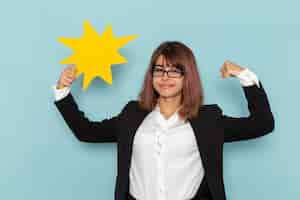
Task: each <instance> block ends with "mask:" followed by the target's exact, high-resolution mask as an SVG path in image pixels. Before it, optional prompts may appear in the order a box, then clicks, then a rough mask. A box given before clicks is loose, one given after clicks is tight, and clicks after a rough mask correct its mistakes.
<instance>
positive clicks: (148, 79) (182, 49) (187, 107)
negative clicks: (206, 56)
mask: <svg viewBox="0 0 300 200" xmlns="http://www.w3.org/2000/svg"><path fill="white" fill-rule="evenodd" d="M160 55H162V56H163V57H164V58H165V59H166V61H167V63H168V65H173V66H182V67H183V68H184V72H185V74H184V80H183V88H182V102H181V105H182V107H181V108H180V110H179V111H178V114H179V116H180V117H181V118H182V119H187V118H190V119H191V118H194V117H197V115H198V111H199V108H200V107H201V106H202V105H203V102H204V94H203V87H202V83H201V80H200V76H199V73H198V69H197V68H198V67H197V63H196V59H195V56H194V54H193V52H192V50H191V49H190V48H189V47H187V46H186V45H185V44H183V43H182V42H178V41H166V42H163V43H161V44H160V45H159V46H158V47H157V48H156V49H155V50H154V52H153V54H152V56H151V60H150V63H149V66H148V69H147V71H146V74H145V77H144V83H143V86H142V90H141V91H140V93H139V95H138V102H139V105H140V107H142V108H143V109H145V110H147V111H152V110H153V109H154V107H155V105H156V103H157V100H158V97H159V94H158V93H157V91H155V89H154V87H153V85H152V84H153V83H152V66H153V65H154V64H155V63H156V61H157V59H158V57H159V56H160Z"/></svg>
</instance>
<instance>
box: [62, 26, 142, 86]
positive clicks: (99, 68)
mask: <svg viewBox="0 0 300 200" xmlns="http://www.w3.org/2000/svg"><path fill="white" fill-rule="evenodd" d="M83 28H84V33H83V36H82V37H81V38H64V37H61V38H58V41H59V42H61V43H63V44H65V45H66V46H68V47H69V48H71V49H72V50H73V55H71V56H70V57H68V58H66V59H64V60H62V61H60V64H75V65H76V77H78V76H80V74H81V73H84V77H83V90H85V89H86V88H87V87H88V86H89V84H90V82H91V81H92V80H93V79H94V78H95V77H97V76H98V77H100V78H102V79H103V80H104V81H105V82H106V83H108V84H110V85H111V84H112V73H111V65H112V64H122V63H127V60H126V58H124V57H123V56H121V55H120V54H119V53H118V49H119V48H121V47H122V46H124V45H125V44H126V43H128V42H129V41H131V40H134V39H135V38H136V37H137V35H129V36H126V37H120V38H116V37H114V36H113V32H112V26H111V25H108V26H107V27H106V29H105V31H104V33H103V34H102V35H98V33H97V32H96V30H95V29H94V28H93V27H92V26H91V25H90V23H89V22H88V21H87V20H85V21H84V27H83Z"/></svg>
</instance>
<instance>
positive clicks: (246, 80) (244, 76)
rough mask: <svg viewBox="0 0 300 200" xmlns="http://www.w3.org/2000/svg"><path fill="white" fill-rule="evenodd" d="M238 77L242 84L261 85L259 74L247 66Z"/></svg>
mask: <svg viewBox="0 0 300 200" xmlns="http://www.w3.org/2000/svg"><path fill="white" fill-rule="evenodd" d="M237 78H238V79H239V81H240V83H241V85H242V86H251V85H254V84H256V85H257V86H258V87H260V85H259V81H258V77H257V75H256V74H255V73H254V72H252V71H251V70H250V69H248V68H245V69H244V70H243V71H241V72H240V73H239V74H238V75H237Z"/></svg>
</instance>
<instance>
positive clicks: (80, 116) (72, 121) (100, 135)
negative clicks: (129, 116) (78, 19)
mask: <svg viewBox="0 0 300 200" xmlns="http://www.w3.org/2000/svg"><path fill="white" fill-rule="evenodd" d="M54 104H55V106H56V107H57V109H58V110H59V112H60V113H61V115H62V117H63V119H64V120H65V122H66V123H67V125H68V127H69V128H70V129H71V130H72V132H73V133H74V135H75V136H76V138H77V139H78V140H80V141H83V142H92V143H96V142H118V136H117V131H116V127H117V122H118V120H119V119H120V117H121V116H122V115H123V114H124V113H125V112H126V111H127V107H128V104H129V103H127V104H126V105H125V107H124V108H123V109H122V111H121V112H120V113H119V114H118V115H117V116H114V117H112V118H109V119H104V120H102V121H91V120H89V119H88V118H87V117H86V116H85V114H84V112H83V111H81V110H79V109H78V106H77V104H76V102H75V100H74V98H73V96H72V94H71V92H69V93H68V94H67V96H66V97H64V98H62V99H61V100H58V101H54Z"/></svg>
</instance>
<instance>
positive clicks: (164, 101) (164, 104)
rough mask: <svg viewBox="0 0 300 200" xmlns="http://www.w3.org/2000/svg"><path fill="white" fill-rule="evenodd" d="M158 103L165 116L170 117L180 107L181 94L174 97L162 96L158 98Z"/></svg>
mask: <svg viewBox="0 0 300 200" xmlns="http://www.w3.org/2000/svg"><path fill="white" fill-rule="evenodd" d="M158 104H159V108H160V112H161V113H162V114H163V115H164V116H165V118H168V117H169V116H171V115H172V114H173V113H174V112H175V111H176V110H177V109H178V108H179V106H180V104H181V95H177V96H174V97H163V96H160V97H159V98H158Z"/></svg>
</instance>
